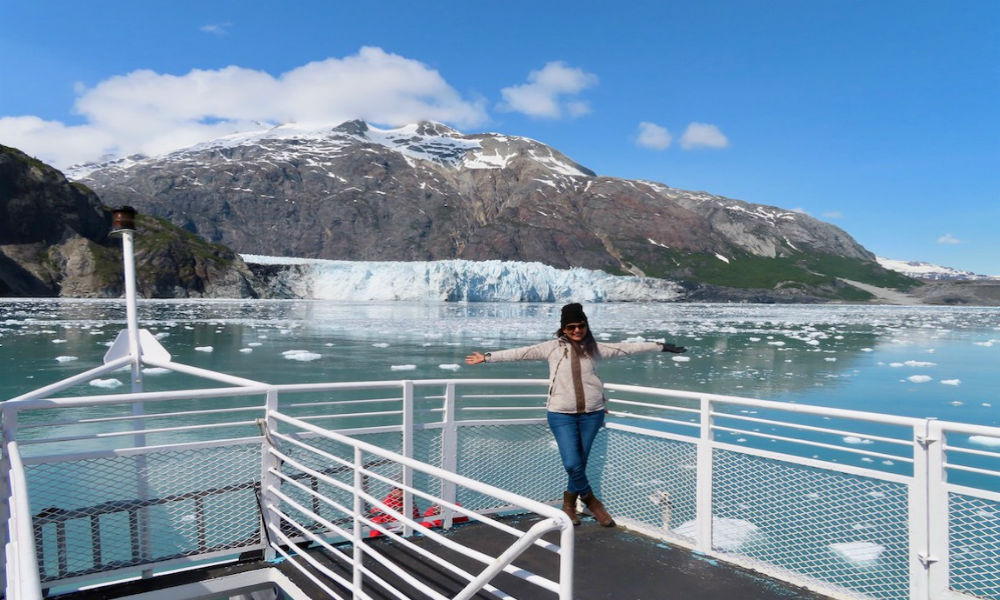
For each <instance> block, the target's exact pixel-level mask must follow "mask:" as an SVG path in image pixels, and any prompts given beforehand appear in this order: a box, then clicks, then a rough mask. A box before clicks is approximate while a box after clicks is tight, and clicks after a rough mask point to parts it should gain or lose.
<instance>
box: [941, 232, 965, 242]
mask: <svg viewBox="0 0 1000 600" xmlns="http://www.w3.org/2000/svg"><path fill="white" fill-rule="evenodd" d="M938 243H939V244H961V243H962V240H960V239H958V238H957V237H955V236H953V235H951V234H950V233H946V234H944V235H942V236H941V237H939V238H938Z"/></svg>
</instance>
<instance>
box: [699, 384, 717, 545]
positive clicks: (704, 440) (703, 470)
mask: <svg viewBox="0 0 1000 600" xmlns="http://www.w3.org/2000/svg"><path fill="white" fill-rule="evenodd" d="M699 401H700V403H701V407H700V408H701V421H700V424H701V428H700V432H701V433H700V436H699V439H698V459H697V472H698V482H697V488H696V494H697V501H696V503H695V518H696V520H697V525H698V539H697V540H696V542H695V547H696V548H697V549H698V550H700V551H701V552H710V551H711V550H712V469H713V467H712V401H711V400H709V399H708V398H705V397H702V398H700V399H699Z"/></svg>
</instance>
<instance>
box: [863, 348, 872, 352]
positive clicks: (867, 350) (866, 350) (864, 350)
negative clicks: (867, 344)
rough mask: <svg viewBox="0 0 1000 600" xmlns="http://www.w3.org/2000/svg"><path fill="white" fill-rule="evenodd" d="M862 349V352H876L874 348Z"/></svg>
mask: <svg viewBox="0 0 1000 600" xmlns="http://www.w3.org/2000/svg"><path fill="white" fill-rule="evenodd" d="M861 351H862V352H874V350H872V349H871V348H862V349H861Z"/></svg>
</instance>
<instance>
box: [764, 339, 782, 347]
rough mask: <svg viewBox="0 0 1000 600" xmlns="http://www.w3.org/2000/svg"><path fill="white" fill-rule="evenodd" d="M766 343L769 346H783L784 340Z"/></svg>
mask: <svg viewBox="0 0 1000 600" xmlns="http://www.w3.org/2000/svg"><path fill="white" fill-rule="evenodd" d="M768 345H771V346H784V345H785V342H782V341H781V340H777V341H774V342H768Z"/></svg>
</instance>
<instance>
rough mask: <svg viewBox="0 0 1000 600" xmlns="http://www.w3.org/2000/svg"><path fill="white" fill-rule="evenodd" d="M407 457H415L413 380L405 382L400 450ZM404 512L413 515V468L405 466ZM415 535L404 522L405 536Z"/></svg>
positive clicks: (406, 514) (407, 515) (408, 515)
mask: <svg viewBox="0 0 1000 600" xmlns="http://www.w3.org/2000/svg"><path fill="white" fill-rule="evenodd" d="M400 453H401V454H402V455H403V456H405V457H406V458H413V382H412V381H404V382H403V449H402V451H401V452H400ZM402 483H403V490H404V492H403V514H404V515H405V516H406V517H407V518H409V517H410V516H412V515H413V494H412V493H411V492H410V491H409V490H410V488H411V487H413V469H411V468H410V467H407V466H405V465H404V466H403V481H402ZM411 535H413V528H412V527H410V526H409V525H408V524H406V523H404V524H403V537H409V536H411Z"/></svg>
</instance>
